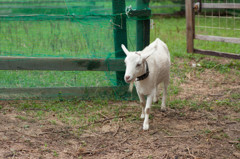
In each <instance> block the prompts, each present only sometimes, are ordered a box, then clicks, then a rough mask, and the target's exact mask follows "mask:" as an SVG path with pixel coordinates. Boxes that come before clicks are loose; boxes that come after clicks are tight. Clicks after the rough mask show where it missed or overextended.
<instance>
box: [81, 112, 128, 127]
mask: <svg viewBox="0 0 240 159" xmlns="http://www.w3.org/2000/svg"><path fill="white" fill-rule="evenodd" d="M128 116H130V115H129V114H128V115H122V116H118V117H110V118H105V119H103V120H98V121H94V122H92V123H89V124H86V125H84V126H80V127H78V128H84V127H88V126H91V125H94V124H97V123H103V122H105V121H109V120H113V119H116V118H124V117H128Z"/></svg>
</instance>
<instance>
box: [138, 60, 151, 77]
mask: <svg viewBox="0 0 240 159" xmlns="http://www.w3.org/2000/svg"><path fill="white" fill-rule="evenodd" d="M148 75H149V69H148V63H147V61H146V73H144V74H143V75H141V76H139V77H137V81H141V80H144V79H146V78H147V77H148Z"/></svg>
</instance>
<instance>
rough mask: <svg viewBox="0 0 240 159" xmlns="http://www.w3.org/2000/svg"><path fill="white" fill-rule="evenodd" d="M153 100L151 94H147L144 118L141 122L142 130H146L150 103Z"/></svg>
mask: <svg viewBox="0 0 240 159" xmlns="http://www.w3.org/2000/svg"><path fill="white" fill-rule="evenodd" d="M152 101H153V95H152V94H150V95H148V96H147V102H146V107H145V118H144V122H143V130H148V129H149V114H150V108H151V105H152Z"/></svg>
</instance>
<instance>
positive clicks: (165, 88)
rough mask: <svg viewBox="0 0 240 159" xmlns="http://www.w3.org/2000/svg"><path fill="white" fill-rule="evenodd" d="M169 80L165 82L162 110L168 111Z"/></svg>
mask: <svg viewBox="0 0 240 159" xmlns="http://www.w3.org/2000/svg"><path fill="white" fill-rule="evenodd" d="M168 83H169V82H168V81H164V82H163V87H164V88H163V97H162V105H161V110H162V111H166V98H167V88H168Z"/></svg>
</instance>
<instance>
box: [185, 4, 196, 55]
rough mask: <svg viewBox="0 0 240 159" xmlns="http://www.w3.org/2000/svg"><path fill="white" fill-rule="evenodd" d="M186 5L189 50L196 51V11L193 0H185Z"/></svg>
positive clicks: (189, 51)
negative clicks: (194, 10)
mask: <svg viewBox="0 0 240 159" xmlns="http://www.w3.org/2000/svg"><path fill="white" fill-rule="evenodd" d="M185 6H186V25H187V52H188V53H193V52H194V32H195V29H194V12H193V1H192V0H185Z"/></svg>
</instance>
